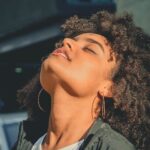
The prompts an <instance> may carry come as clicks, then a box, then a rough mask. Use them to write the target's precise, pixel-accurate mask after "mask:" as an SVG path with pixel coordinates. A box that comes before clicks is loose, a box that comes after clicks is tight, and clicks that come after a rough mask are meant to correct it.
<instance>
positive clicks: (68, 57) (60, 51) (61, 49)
mask: <svg viewBox="0 0 150 150" xmlns="http://www.w3.org/2000/svg"><path fill="white" fill-rule="evenodd" d="M59 53H62V54H64V55H65V56H66V58H67V59H68V60H69V61H71V58H70V56H69V54H68V52H67V51H66V50H65V48H58V49H56V50H54V51H53V52H52V54H59Z"/></svg>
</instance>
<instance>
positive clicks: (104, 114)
mask: <svg viewBox="0 0 150 150" xmlns="http://www.w3.org/2000/svg"><path fill="white" fill-rule="evenodd" d="M101 108H102V118H103V119H105V118H106V106H105V98H104V95H102V107H101Z"/></svg>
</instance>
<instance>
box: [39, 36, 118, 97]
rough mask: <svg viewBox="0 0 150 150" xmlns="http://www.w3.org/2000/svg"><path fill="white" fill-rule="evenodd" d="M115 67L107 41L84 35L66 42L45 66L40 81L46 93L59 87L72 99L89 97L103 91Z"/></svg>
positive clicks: (101, 37) (42, 68) (67, 39)
mask: <svg viewBox="0 0 150 150" xmlns="http://www.w3.org/2000/svg"><path fill="white" fill-rule="evenodd" d="M111 56H112V60H111V61H110V57H111ZM115 66H116V60H115V56H114V53H112V49H111V47H110V45H109V44H108V42H107V40H106V38H105V37H103V36H101V35H99V34H94V33H84V34H80V35H78V36H76V37H74V38H65V39H64V41H63V46H62V47H61V48H59V49H56V50H54V51H53V52H52V53H51V54H50V55H49V57H48V58H47V59H46V60H45V61H44V62H43V64H42V67H41V73H40V81H41V84H42V86H43V88H44V89H45V90H46V91H49V90H52V88H54V87H55V85H57V84H58V85H61V86H62V87H63V88H64V89H65V90H66V91H67V92H69V93H70V94H72V95H76V96H88V95H91V94H94V93H97V91H98V90H101V89H102V88H104V87H103V86H104V85H105V83H106V82H107V81H110V75H111V72H112V69H113V68H115ZM49 92H51V91H49Z"/></svg>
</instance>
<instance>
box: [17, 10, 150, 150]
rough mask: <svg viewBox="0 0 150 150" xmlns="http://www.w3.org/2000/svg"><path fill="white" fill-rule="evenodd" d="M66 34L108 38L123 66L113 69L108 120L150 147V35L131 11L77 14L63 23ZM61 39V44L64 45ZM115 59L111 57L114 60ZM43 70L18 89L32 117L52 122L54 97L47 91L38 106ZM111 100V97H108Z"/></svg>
mask: <svg viewBox="0 0 150 150" xmlns="http://www.w3.org/2000/svg"><path fill="white" fill-rule="evenodd" d="M61 28H62V31H63V32H64V33H65V35H64V37H69V38H71V37H74V36H77V35H79V34H82V33H89V32H90V33H96V34H100V35H103V36H105V37H106V39H107V40H108V43H106V44H110V45H111V47H112V49H113V51H114V52H115V54H116V57H117V61H119V62H120V63H119V64H120V65H119V68H118V70H116V71H114V72H112V76H111V78H112V81H113V82H114V87H113V98H112V100H113V102H112V103H110V101H108V102H107V105H106V111H107V115H106V118H105V120H104V121H105V122H108V123H109V124H110V125H111V127H112V128H113V129H115V130H117V131H118V132H119V133H121V134H123V135H124V136H125V137H126V138H127V139H128V140H129V141H131V142H132V143H133V144H134V145H135V147H136V149H137V150H148V149H150V99H149V98H150V94H149V93H150V88H149V83H150V78H149V77H150V74H149V72H150V66H149V64H150V63H149V60H150V53H149V52H150V36H149V35H147V34H146V33H144V32H143V31H142V29H141V28H139V27H136V26H135V24H134V22H133V19H132V16H130V15H129V14H128V13H125V14H123V15H122V16H118V15H116V14H111V13H109V12H107V11H100V12H97V13H96V14H94V15H92V16H91V17H89V18H79V17H78V16H76V15H75V16H73V17H71V18H70V19H68V20H66V22H65V23H64V24H63V25H62V26H61ZM60 44H61V42H59V43H58V44H57V46H60ZM110 61H111V60H110ZM40 89H41V85H40V81H39V73H38V74H37V75H36V77H34V78H33V79H32V80H31V81H30V82H29V84H27V85H26V86H25V87H24V88H22V89H21V90H18V94H17V96H18V101H19V102H21V103H22V104H23V105H24V106H26V107H27V108H28V112H29V119H31V120H41V118H42V119H43V122H45V124H48V123H47V122H48V116H49V114H48V113H49V109H50V97H49V96H48V94H47V93H46V92H45V94H43V99H44V100H43V101H41V102H42V103H43V104H42V106H43V107H44V108H45V109H47V112H42V111H41V110H40V109H39V108H38V105H37V95H38V92H39V90H40ZM106 99H107V98H106Z"/></svg>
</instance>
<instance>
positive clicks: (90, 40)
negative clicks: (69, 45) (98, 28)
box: [72, 37, 104, 52]
mask: <svg viewBox="0 0 150 150" xmlns="http://www.w3.org/2000/svg"><path fill="white" fill-rule="evenodd" d="M72 39H73V40H75V41H77V40H78V39H77V38H76V37H73V38H72ZM85 41H87V42H90V43H94V44H97V45H98V46H99V47H100V49H101V50H102V51H103V52H104V47H103V46H102V44H101V43H99V42H97V41H95V40H94V39H91V38H86V39H85Z"/></svg>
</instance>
